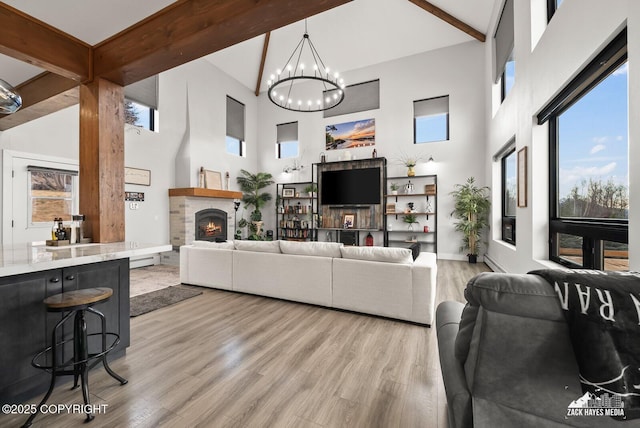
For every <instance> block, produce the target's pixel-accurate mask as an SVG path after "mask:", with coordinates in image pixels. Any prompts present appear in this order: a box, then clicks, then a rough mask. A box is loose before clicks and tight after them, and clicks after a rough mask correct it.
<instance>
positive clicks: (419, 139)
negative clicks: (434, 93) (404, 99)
mask: <svg viewBox="0 0 640 428" xmlns="http://www.w3.org/2000/svg"><path fill="white" fill-rule="evenodd" d="M448 139H449V96H448V95H445V96H442V97H435V98H429V99H426V100H419V101H414V102H413V142H414V143H415V144H420V143H432V142H435V141H446V140H448Z"/></svg>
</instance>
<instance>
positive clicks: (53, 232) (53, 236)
mask: <svg viewBox="0 0 640 428" xmlns="http://www.w3.org/2000/svg"><path fill="white" fill-rule="evenodd" d="M51 239H52V240H54V241H55V240H57V239H58V218H57V217H56V218H54V219H53V226H51Z"/></svg>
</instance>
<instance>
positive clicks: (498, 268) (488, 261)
mask: <svg viewBox="0 0 640 428" xmlns="http://www.w3.org/2000/svg"><path fill="white" fill-rule="evenodd" d="M484 262H485V263H486V264H487V266H489V267H490V268H491V270H492V271H494V272H500V273H506V272H507V271H506V270H505V269H504V268H503V267H502V266H500V264H499V263H496V261H495V260H493V259H492V258H491V256H490V255H488V254H485V255H484Z"/></svg>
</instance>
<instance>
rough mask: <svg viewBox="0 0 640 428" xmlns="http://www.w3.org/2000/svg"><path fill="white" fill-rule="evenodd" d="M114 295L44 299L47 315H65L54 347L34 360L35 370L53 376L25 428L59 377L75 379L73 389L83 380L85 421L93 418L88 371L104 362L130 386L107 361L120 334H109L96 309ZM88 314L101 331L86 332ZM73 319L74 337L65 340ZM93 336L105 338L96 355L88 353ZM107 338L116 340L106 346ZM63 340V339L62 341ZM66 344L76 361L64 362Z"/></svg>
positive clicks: (87, 292)
mask: <svg viewBox="0 0 640 428" xmlns="http://www.w3.org/2000/svg"><path fill="white" fill-rule="evenodd" d="M112 295H113V290H112V289H111V288H106V287H97V288H85V289H81V290H72V291H66V292H64V293H60V294H55V295H53V296H49V297H47V298H46V299H44V301H43V302H44V304H45V306H46V308H47V311H48V312H62V316H61V317H60V321H58V322H57V324H56V325H55V326H54V327H53V331H52V333H51V346H49V347H47V348H46V349H44V350H42V351H40V352H38V353H37V354H36V355H35V356H34V357H33V359H32V360H31V365H32V366H33V367H35V368H37V369H43V370H47V371H48V372H50V373H51V383H50V384H49V390H48V391H47V393H46V394H45V396H44V398H43V399H42V401H40V404H39V405H38V407H37V409H36V411H35V412H32V413H31V415H30V416H29V419H27V421H26V422H25V423H24V425H23V427H29V426H31V424H32V423H33V420H34V419H35V417H36V416H37V415H38V413H40V412H41V408H42V406H43V405H44V403H46V402H47V400H48V399H49V397H50V396H51V393H52V392H53V388H54V387H55V385H56V378H57V377H59V376H73V389H75V388H77V387H78V380H81V381H82V385H81V386H82V398H83V399H84V404H85V413H86V414H87V419H86V422H88V421H90V420H92V419H93V418H94V414H93V411H92V408H91V405H90V404H91V403H90V401H89V370H90V369H91V368H93V367H94V366H95V365H96V364H99V363H102V365H103V366H104V369H105V370H106V371H107V373H109V375H110V376H111V377H112V378H114V379H116V380H117V381H118V382H120V385H124V384H126V383H127V380H126V379H125V378H123V377H121V376H120V375H118V374H117V373H115V372H114V371H113V370H111V367H109V363H108V362H107V354H108V353H109V352H110V351H111V350H112V349H113V348H115V347H116V345H117V344H118V343H119V342H120V335H118V334H117V333H110V332H107V320H106V318H105V316H104V314H103V313H102V312H100V311H99V310H97V309H96V308H94V307H93V305H95V304H96V303H100V302H104V301H106V300H108V299H109V298H110V297H111V296H112ZM65 313H66V314H65ZM86 314H93V315H94V316H97V317H98V318H99V319H100V325H101V330H100V332H98V333H88V332H87V322H86V320H85V315H86ZM71 317H73V319H74V321H73V336H72V337H71V338H68V339H65V337H64V331H63V328H62V327H63V325H64V323H65V322H67V320H70V319H71ZM91 336H100V338H101V339H102V341H101V343H100V345H101V346H100V349H98V350H97V352H89V338H90V337H91ZM107 336H110V337H113V338H114V340H113V343H112V344H111V346H107ZM60 337H62V339H59V338H60ZM67 342H73V358H71V359H69V360H68V361H65V360H66V357H65V354H66V353H67V352H69V351H68V350H64V349H59V348H64V345H65V343H67ZM47 355H48V356H49V358H50V360H51V365H45V364H43V363H42V362H41V361H42V360H45V356H47ZM63 358H64V359H63Z"/></svg>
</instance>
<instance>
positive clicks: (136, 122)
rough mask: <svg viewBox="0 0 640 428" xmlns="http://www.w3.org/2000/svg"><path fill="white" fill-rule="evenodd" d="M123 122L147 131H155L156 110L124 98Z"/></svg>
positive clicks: (156, 123)
mask: <svg viewBox="0 0 640 428" xmlns="http://www.w3.org/2000/svg"><path fill="white" fill-rule="evenodd" d="M124 122H125V123H128V124H129V125H133V126H137V127H139V128H143V129H146V130H149V131H157V130H158V110H156V109H154V108H153V107H149V106H146V105H144V104H140V103H137V102H135V101H131V100H128V99H125V100H124Z"/></svg>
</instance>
